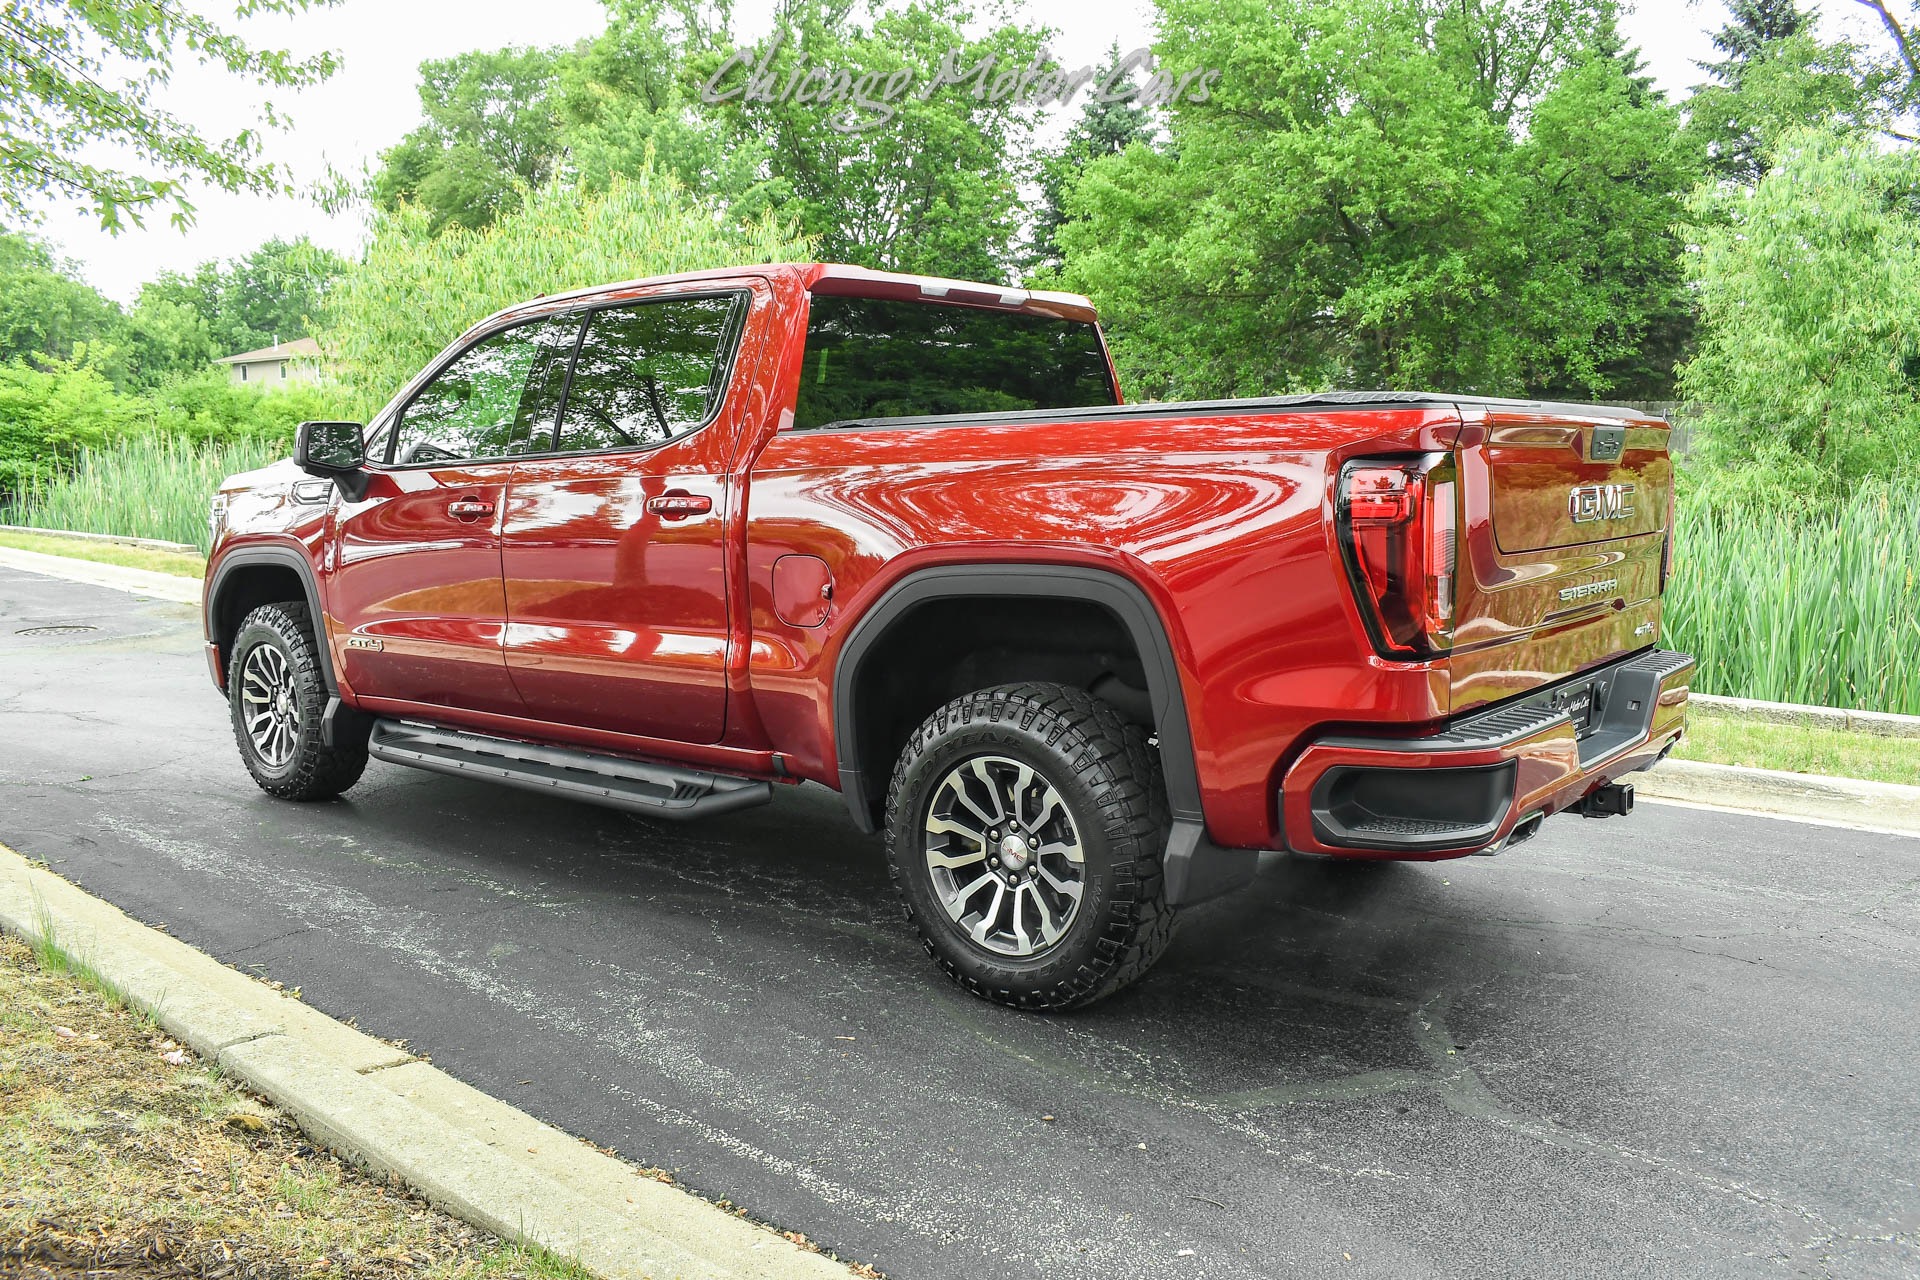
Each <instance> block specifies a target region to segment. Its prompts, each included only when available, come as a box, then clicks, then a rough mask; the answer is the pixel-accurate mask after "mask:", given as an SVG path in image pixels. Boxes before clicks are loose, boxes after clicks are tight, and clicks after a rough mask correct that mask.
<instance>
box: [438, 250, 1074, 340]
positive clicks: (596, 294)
mask: <svg viewBox="0 0 1920 1280" xmlns="http://www.w3.org/2000/svg"><path fill="white" fill-rule="evenodd" d="M752 275H757V276H764V277H767V278H769V279H772V278H776V277H782V278H785V279H788V280H791V281H793V282H795V283H797V284H798V285H799V286H800V287H801V288H802V289H805V290H807V291H809V292H811V293H828V294H843V295H853V296H855V297H874V298H901V299H924V300H926V301H929V302H947V303H953V304H957V305H960V306H969V307H986V308H989V309H992V310H1001V311H1025V312H1030V313H1033V314H1037V315H1048V316H1054V317H1057V318H1060V319H1065V320H1083V321H1091V320H1094V319H1096V318H1097V317H1096V315H1095V312H1094V308H1093V303H1092V302H1091V301H1089V300H1088V299H1086V298H1084V297H1082V296H1081V295H1079V294H1077V293H1054V292H1051V291H1048V290H1042V289H1017V288H1014V287H1012V286H1009V285H1000V284H982V283H980V282H977V281H969V280H946V279H942V278H940V277H938V276H915V275H907V274H905V273H904V272H899V271H874V270H871V269H869V268H867V267H853V266H848V265H846V264H845V263H839V262H767V263H758V264H755V265H742V266H737V267H717V268H712V269H709V270H706V271H683V272H679V273H677V274H675V275H665V276H650V277H647V278H645V279H641V280H624V281H620V282H618V283H613V284H599V285H593V286H590V287H588V288H583V289H569V290H567V291H565V292H562V293H552V294H541V295H540V296H539V297H536V298H530V299H528V300H527V301H526V302H520V303H516V304H514V305H513V306H510V307H504V308H502V309H501V310H499V311H496V312H494V313H493V314H492V315H490V316H488V317H487V318H486V319H485V320H482V321H481V322H480V323H479V324H476V325H474V326H473V328H472V329H469V330H468V331H467V332H468V333H470V334H471V333H477V332H479V331H480V330H482V329H485V328H488V327H490V326H492V325H493V324H494V323H495V322H496V321H498V320H501V319H503V318H505V317H508V316H512V317H515V318H516V319H518V318H520V317H522V316H524V315H529V314H538V313H540V312H546V311H556V310H564V309H565V308H566V307H567V306H568V305H570V304H574V303H581V302H589V301H593V300H598V299H602V298H607V297H609V296H611V297H613V298H615V299H620V298H623V297H625V296H626V295H629V294H631V293H633V292H634V291H636V290H644V289H650V288H653V287H655V286H657V285H674V284H698V283H701V282H703V281H707V280H723V279H728V278H736V279H737V278H738V277H740V276H752Z"/></svg>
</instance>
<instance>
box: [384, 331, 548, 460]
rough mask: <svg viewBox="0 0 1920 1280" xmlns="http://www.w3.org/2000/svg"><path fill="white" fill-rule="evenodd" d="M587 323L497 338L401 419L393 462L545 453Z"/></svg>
mask: <svg viewBox="0 0 1920 1280" xmlns="http://www.w3.org/2000/svg"><path fill="white" fill-rule="evenodd" d="M579 333H580V317H579V316H577V315H574V316H556V317H553V318H551V319H547V320H537V321H534V322H533V323H531V324H523V325H516V326H515V327H513V328H511V329H502V330H500V331H499V332H498V333H493V334H489V335H488V336H487V337H485V338H482V339H481V340H480V341H479V342H476V343H475V344H474V345H473V346H471V347H468V348H467V349H466V350H465V351H464V352H462V353H461V354H460V355H459V356H457V357H456V358H455V359H454V361H453V363H451V364H449V365H448V366H447V367H446V368H444V369H442V370H441V371H440V372H439V373H438V374H437V375H435V377H434V379H433V381H431V382H429V383H428V384H427V385H426V386H424V387H422V388H420V390H419V392H418V393H417V394H415V396H414V397H413V399H412V400H411V401H409V402H408V403H407V407H406V408H405V409H404V410H403V411H402V412H401V416H400V423H399V428H398V430H396V431H395V432H394V444H393V450H394V451H393V455H392V460H393V461H395V462H400V463H414V462H462V461H467V460H470V459H474V458H505V457H512V456H515V455H517V454H523V453H545V452H547V451H548V450H549V449H551V448H552V447H553V425H554V415H555V414H556V413H557V412H558V410H559V407H560V392H561V388H562V386H563V384H564V383H565V380H566V371H567V357H568V356H570V355H571V354H572V353H573V345H574V340H575V339H576V338H577V337H578V336H579Z"/></svg>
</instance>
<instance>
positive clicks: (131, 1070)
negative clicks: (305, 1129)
mask: <svg viewBox="0 0 1920 1280" xmlns="http://www.w3.org/2000/svg"><path fill="white" fill-rule="evenodd" d="M101 988H102V984H100V983H99V980H98V975H97V974H91V973H90V972H89V971H88V970H87V968H86V966H85V965H84V964H83V963H81V962H79V961H77V960H76V959H75V958H74V957H73V956H71V955H69V954H68V953H67V952H65V951H64V950H62V949H61V948H60V947H59V946H58V945H57V944H55V943H51V942H49V943H47V944H45V945H43V946H41V947H39V948H29V947H27V946H26V945H25V944H23V943H21V942H20V941H18V940H17V939H14V938H0V1275H6V1276H21V1277H46V1278H48V1280H52V1278H53V1277H76V1276H81V1275H94V1274H112V1275H117V1276H120V1277H123V1278H124V1280H149V1278H151V1280H158V1278H159V1277H170V1278H171V1277H180V1276H234V1277H245V1276H294V1275H314V1276H326V1277H342V1278H351V1280H401V1278H402V1277H404V1278H406V1280H591V1277H590V1276H589V1274H588V1273H587V1272H585V1271H583V1270H582V1269H581V1268H579V1267H578V1266H576V1265H574V1264H573V1263H571V1262H568V1261H566V1260H565V1259H562V1258H559V1257H556V1256H554V1255H552V1254H549V1253H546V1252H545V1251H543V1250H539V1249H536V1248H530V1247H526V1246H522V1245H518V1244H514V1243H510V1242H506V1241H502V1240H499V1239H496V1238H495V1237H493V1236H490V1235H488V1234H486V1233H485V1232H482V1231H478V1230H476V1229H475V1228H473V1227H470V1226H468V1225H466V1224H465V1223H462V1222H459V1221H457V1220H456V1219H453V1218H450V1217H448V1216H447V1215H445V1214H443V1213H440V1212H439V1211H437V1210H435V1209H433V1208H432V1207H430V1206H429V1205H427V1204H426V1203H425V1202H424V1201H421V1200H419V1199H417V1198H415V1197H414V1196H412V1195H410V1194H409V1193H407V1192H406V1191H404V1190H403V1189H400V1188H397V1187H395V1186H391V1185H389V1184H388V1183H386V1182H385V1181H383V1180H380V1179H376V1178H374V1177H371V1176H369V1175H367V1174H365V1173H362V1172H360V1171H359V1170H356V1169H354V1168H353V1167H352V1166H350V1165H347V1164H345V1163H343V1162H341V1161H339V1160H337V1159H335V1158H334V1157H332V1156H330V1155H327V1154H326V1153H324V1152H321V1151H317V1150H315V1149H314V1148H313V1147H312V1146H311V1145H309V1144H308V1143H307V1142H306V1141H305V1139H304V1138H303V1137H302V1135H301V1134H300V1132H299V1130H298V1129H296V1128H294V1126H293V1125H292V1124H291V1123H290V1122H288V1121H287V1120H286V1119H285V1118H284V1117H282V1116H280V1115H278V1114H277V1113H275V1112H274V1111H273V1110H272V1109H271V1108H270V1107H267V1106H266V1105H265V1104H263V1103H260V1102H258V1101H256V1100H254V1099H252V1098H249V1097H247V1096H246V1095H244V1094H242V1093H240V1092H238V1091H237V1090H235V1089H234V1088H233V1087H232V1086H231V1085H229V1084H228V1083H227V1082H226V1081H225V1080H223V1079H222V1078H221V1077H220V1076H219V1074H218V1073H217V1072H215V1071H213V1070H211V1069H209V1068H208V1067H207V1066H206V1065H205V1064H203V1063H201V1062H199V1061H198V1060H196V1059H194V1058H193V1057H192V1056H191V1055H186V1054H184V1053H183V1051H182V1050H181V1049H180V1047H179V1046H178V1045H175V1044H174V1043H173V1042H172V1041H170V1040H168V1039H166V1038H165V1036H164V1034H163V1033H162V1032H160V1031H159V1030H157V1029H156V1028H155V1027H154V1026H153V1024H152V1023H151V1022H149V1021H147V1020H146V1019H145V1018H144V1017H142V1016H141V1015H140V1014H138V1013H137V1012H135V1011H133V1010H131V1009H129V1008H128V1007H127V1006H126V1005H125V1003H124V1002H121V1001H119V1000H117V999H115V998H112V997H111V996H110V995H109V994H106V993H105V992H104V991H103V989H101ZM167 1055H174V1056H176V1057H178V1058H180V1059H181V1060H180V1061H179V1063H178V1065H176V1064H175V1063H174V1062H170V1061H169V1060H168V1057H167Z"/></svg>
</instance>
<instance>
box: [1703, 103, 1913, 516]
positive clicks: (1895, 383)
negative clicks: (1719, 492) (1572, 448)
mask: <svg viewBox="0 0 1920 1280" xmlns="http://www.w3.org/2000/svg"><path fill="white" fill-rule="evenodd" d="M1693 212H1694V214H1695V216H1696V217H1697V218H1698V220H1699V222H1698V226H1697V227H1696V228H1695V230H1694V235H1695V238H1696V240H1697V243H1698V244H1699V253H1698V254H1697V255H1696V256H1695V257H1694V259H1693V265H1692V275H1693V279H1694V283H1695V285H1696V287H1697V289H1698V292H1699V298H1700V304H1701V308H1702V321H1701V338H1700V349H1699V353H1698V354H1697V355H1696V356H1695V357H1694V358H1693V360H1692V361H1691V362H1690V363H1689V364H1688V365H1687V366H1686V367H1685V369H1684V370H1683V371H1682V372H1681V385H1682V387H1683V388H1684V389H1685V391H1686V393H1687V394H1688V396H1690V397H1691V398H1692V399H1694V400H1695V401H1698V402H1699V403H1700V404H1702V405H1704V406H1705V407H1706V415H1705V417H1704V418H1702V419H1701V420H1700V422H1699V425H1698V428H1697V430H1698V438H1699V440H1700V452H1701V461H1702V462H1703V463H1705V464H1706V465H1707V469H1708V471H1709V473H1711V474H1714V475H1716V476H1717V483H1722V484H1726V485H1731V486H1734V487H1736V488H1739V489H1749V490H1758V491H1761V492H1762V493H1764V495H1765V496H1766V498H1767V499H1768V501H1769V502H1771V503H1772V504H1774V505H1802V506H1809V507H1811V506H1817V505H1819V504H1821V503H1823V502H1826V501H1829V500H1832V499H1835V498H1839V497H1843V496H1844V495H1845V494H1847V493H1849V492H1851V491H1852V489H1853V488H1854V486H1855V485H1857V484H1858V483H1859V482H1860V481H1861V480H1862V479H1865V478H1867V477H1873V476H1888V475H1894V474H1906V475H1920V154H1915V153H1914V152H1912V151H1908V150H1899V151H1888V150H1885V149H1883V148H1881V147H1879V146H1876V145H1875V144H1874V142H1873V141H1872V140H1871V139H1868V138H1863V137H1860V136H1858V135H1853V136H1849V135H1845V134H1840V133H1836V132H1832V131H1824V130H1802V131H1800V132H1798V133H1794V134H1791V135H1789V136H1788V137H1786V138H1785V139H1783V140H1782V142H1781V143H1780V144H1779V146H1778V148H1777V150H1776V153H1775V163H1774V165H1773V167H1772V169H1771V170H1770V171H1769V172H1768V173H1767V175H1766V176H1765V177H1764V178H1762V179H1761V180H1760V181H1759V182H1758V183H1757V184H1756V185H1755V186H1753V187H1752V188H1738V189H1732V190H1729V189H1725V188H1706V189H1703V191H1702V193H1701V194H1700V195H1699V196H1698V197H1697V198H1696V201H1695V204H1694V210H1693Z"/></svg>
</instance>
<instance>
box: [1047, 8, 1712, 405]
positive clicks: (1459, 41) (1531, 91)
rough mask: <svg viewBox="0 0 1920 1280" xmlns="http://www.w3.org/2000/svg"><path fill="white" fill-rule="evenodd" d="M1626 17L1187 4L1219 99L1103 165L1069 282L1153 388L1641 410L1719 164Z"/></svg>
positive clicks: (1175, 60)
mask: <svg viewBox="0 0 1920 1280" xmlns="http://www.w3.org/2000/svg"><path fill="white" fill-rule="evenodd" d="M1611 15H1612V6H1611V5H1610V4H1607V3H1605V0H1523V2H1520V3H1505V4H1502V3H1466V4H1460V3H1451V2H1449V3H1444V4H1442V3H1440V2H1439V0H1432V2H1424V0H1423V3H1420V4H1407V3H1397V2H1393V0H1278V2H1277V3H1273V4H1267V3H1260V2H1258V0H1229V3H1225V4H1220V3H1208V2H1203V0H1163V3H1162V5H1161V29H1160V39H1159V42H1158V44H1157V45H1156V49H1157V50H1158V52H1159V53H1160V55H1161V56H1162V58H1163V59H1164V60H1165V61H1166V63H1167V64H1168V65H1169V66H1170V67H1172V68H1174V69H1176V70H1178V69H1185V68H1193V67H1218V68H1221V69H1222V72H1223V74H1222V75H1221V77H1220V80H1219V84H1218V88H1217V89H1216V90H1215V92H1214V93H1213V94H1212V95H1211V96H1210V97H1209V99H1208V100H1207V101H1205V102H1193V101H1188V102H1182V103H1181V104H1179V105H1178V106H1176V107H1175V109H1174V110H1173V111H1172V112H1171V113H1170V115H1169V118H1168V121H1167V141H1166V142H1165V143H1164V144H1163V145H1160V146H1145V145H1139V144H1136V145H1133V146H1130V147H1129V148H1128V149H1127V150H1126V151H1125V152H1123V153H1122V154H1120V155H1117V156H1113V157H1109V158H1106V159H1100V160H1095V161H1093V162H1092V163H1090V164H1089V165H1087V166H1086V168H1085V169H1084V171H1083V173H1082V176H1081V178H1080V180H1079V181H1078V182H1077V183H1076V184H1075V185H1074V187H1073V189H1072V191H1071V193H1070V195H1069V197H1068V208H1069V210H1070V213H1071V215H1072V216H1071V217H1070V219H1069V220H1068V221H1067V223H1066V224H1065V225H1064V226H1062V227H1061V228H1060V231H1059V233H1058V238H1059V242H1060V244H1061V245H1062V247H1063V248H1064V250H1065V252H1066V265H1065V267H1064V268H1063V269H1062V271H1061V272H1060V273H1059V278H1060V279H1061V280H1063V281H1064V282H1065V283H1066V284H1068V285H1069V286H1071V287H1075V288H1078V289H1081V290H1083V291H1085V292H1088V293H1090V294H1091V295H1092V296H1093V297H1094V299H1095V301H1096V302H1098V303H1099V304H1100V305H1101V307H1102V310H1103V313H1104V314H1105V315H1106V316H1107V317H1108V318H1109V320H1110V321H1111V322H1112V325H1113V328H1114V330H1115V339H1116V341H1115V347H1116V356H1117V358H1118V360H1119V361H1120V363H1121V365H1122V369H1123V372H1124V373H1125V374H1126V375H1128V378H1129V381H1130V383H1131V385H1132V386H1133V387H1134V390H1135V392H1136V393H1145V394H1153V395H1168V394H1177V395H1216V394H1256V393H1265V392H1274V391H1282V390H1289V389H1314V388H1319V387H1324V386H1328V385H1334V384H1341V385H1361V386H1396V387H1417V386H1423V385H1430V384H1441V385H1445V386H1448V387H1451V388H1455V389H1460V390H1481V391H1489V392H1520V391H1547V390H1554V391H1560V390H1565V391H1570V392H1571V391H1578V392H1590V393H1602V392H1613V393H1616V394H1618V393H1622V392H1635V391H1639V390H1640V389H1641V388H1640V387H1639V386H1638V385H1636V380H1637V379H1638V378H1639V377H1641V375H1644V374H1650V375H1652V376H1653V378H1654V379H1656V380H1657V379H1659V378H1660V377H1661V371H1658V370H1646V369H1644V368H1643V367H1642V365H1643V358H1642V352H1643V350H1644V347H1645V343H1646V341H1647V339H1648V336H1649V334H1651V333H1653V332H1654V331H1655V330H1656V329H1657V328H1658V327H1659V326H1660V325H1661V324H1662V323H1664V322H1665V321H1667V320H1668V319H1669V318H1670V317H1671V316H1672V315H1673V313H1674V312H1676V311H1678V310H1682V309H1683V300H1682V298H1681V296H1680V290H1681V284H1680V279H1679V269H1678V245H1677V243H1676V242H1675V241H1674V239H1673V238H1672V234H1671V228H1672V226H1673V224H1674V222H1675V219H1676V217H1677V215H1678V214H1679V212H1680V210H1681V208H1682V202H1683V200H1684V198H1685V195H1686V193H1687V191H1688V190H1689V189H1690V188H1691V187H1692V185H1693V183H1694V182H1695V181H1696V180H1697V178H1698V176H1699V160H1698V156H1697V154H1696V153H1695V150H1694V148H1693V147H1692V145H1691V144H1690V143H1689V142H1688V141H1687V140H1686V139H1685V138H1684V137H1683V136H1682V135H1681V133H1680V131H1679V127H1678V126H1679V119H1678V116H1677V114H1676V112H1675V110H1674V109H1673V108H1672V107H1670V106H1668V105H1667V104H1666V103H1664V102H1663V101H1661V100H1660V98H1659V96H1658V95H1657V94H1654V93H1652V92H1651V91H1650V90H1648V88H1647V87H1646V85H1645V82H1644V80H1643V79H1639V78H1637V77H1638V69H1637V66H1636V65H1634V64H1633V63H1632V62H1631V61H1630V60H1627V59H1623V58H1622V57H1620V56H1618V55H1619V50H1618V49H1617V48H1610V47H1602V46H1597V45H1596V43H1595V42H1594V40H1593V36H1594V33H1596V32H1601V31H1610V30H1611V26H1610V24H1609V23H1607V22H1606V21H1605V20H1606V19H1610V18H1611Z"/></svg>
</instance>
